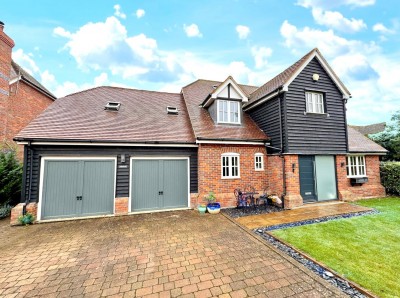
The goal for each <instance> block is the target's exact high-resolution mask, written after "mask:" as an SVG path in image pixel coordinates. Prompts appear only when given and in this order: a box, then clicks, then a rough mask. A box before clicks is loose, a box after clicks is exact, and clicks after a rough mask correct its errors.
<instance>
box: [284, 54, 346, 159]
mask: <svg viewBox="0 0 400 298" xmlns="http://www.w3.org/2000/svg"><path fill="white" fill-rule="evenodd" d="M314 73H317V74H319V80H318V81H313V79H312V75H313V74H314ZM306 91H319V92H323V93H324V98H325V113H327V114H329V116H328V115H318V114H307V115H305V114H304V112H305V110H306V102H305V92H306ZM285 108H286V117H287V118H286V125H287V126H286V129H287V134H288V137H287V143H288V148H286V150H285V151H286V152H288V153H299V154H302V153H303V154H304V153H306V154H340V153H346V152H347V138H346V116H345V105H344V100H343V95H342V93H341V92H340V90H339V89H338V88H337V86H336V85H335V83H334V82H333V80H332V79H331V78H330V76H329V75H328V74H327V73H326V71H325V70H324V68H322V66H321V64H320V63H319V62H318V60H317V59H316V58H314V59H313V60H312V61H311V62H310V63H309V64H308V65H307V66H306V67H305V68H304V70H303V71H302V72H301V73H300V74H299V75H298V76H297V77H296V78H295V79H294V81H293V82H292V83H291V84H290V85H289V91H288V92H286V94H285Z"/></svg>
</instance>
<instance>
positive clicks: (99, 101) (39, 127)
mask: <svg viewBox="0 0 400 298" xmlns="http://www.w3.org/2000/svg"><path fill="white" fill-rule="evenodd" d="M108 101H116V102H120V103H121V107H120V109H119V111H117V112H114V111H106V110H104V106H105V105H106V103H107V102H108ZM167 106H173V107H177V108H178V110H179V113H178V115H171V114H167V111H166V108H167ZM16 139H32V140H38V139H42V140H45V139H46V140H70V141H72V140H77V141H103V142H105V141H106V142H140V143H141V142H167V143H194V142H195V139H194V136H193V132H192V128H191V125H190V122H189V117H188V114H187V111H186V108H185V104H184V102H183V99H182V96H181V95H180V94H176V93H164V92H152V91H143V90H134V89H125V88H116V87H98V88H94V89H89V90H86V91H82V92H78V93H75V94H72V95H69V96H66V97H64V98H60V99H57V100H56V101H55V102H54V103H53V104H52V105H50V107H49V108H48V109H47V110H46V111H44V112H43V113H42V114H41V115H40V116H39V117H38V118H36V119H35V120H33V121H32V122H31V123H30V124H29V125H28V126H27V127H26V128H24V129H23V130H22V131H21V132H20V133H19V134H18V135H17V136H16Z"/></svg>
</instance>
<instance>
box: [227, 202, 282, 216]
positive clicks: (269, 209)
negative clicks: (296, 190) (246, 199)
mask: <svg viewBox="0 0 400 298" xmlns="http://www.w3.org/2000/svg"><path fill="white" fill-rule="evenodd" d="M281 211H284V209H283V208H282V207H278V206H275V205H267V206H263V205H261V206H255V207H240V208H237V207H236V208H224V209H221V212H223V213H225V214H226V215H228V216H229V217H231V218H239V217H244V216H251V215H259V214H266V213H273V212H281Z"/></svg>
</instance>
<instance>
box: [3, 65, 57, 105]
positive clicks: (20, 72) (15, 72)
mask: <svg viewBox="0 0 400 298" xmlns="http://www.w3.org/2000/svg"><path fill="white" fill-rule="evenodd" d="M18 76H21V78H22V79H24V80H26V81H27V82H28V83H30V84H32V85H33V86H35V87H36V88H38V89H39V90H40V91H41V92H42V93H44V94H45V95H47V96H48V97H50V98H51V99H53V100H55V99H56V98H57V97H56V96H55V95H54V94H53V93H51V92H50V91H49V90H47V89H46V88H45V87H44V86H43V85H42V84H40V83H39V82H38V81H37V80H36V79H35V78H34V77H33V76H31V75H30V74H29V73H28V72H27V71H26V70H24V69H23V68H22V67H21V66H19V65H18V64H17V63H15V61H11V76H10V78H11V79H14V78H17V77H18Z"/></svg>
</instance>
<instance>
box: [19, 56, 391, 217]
mask: <svg viewBox="0 0 400 298" xmlns="http://www.w3.org/2000/svg"><path fill="white" fill-rule="evenodd" d="M350 97H351V95H350V92H349V91H348V90H347V88H346V87H345V86H344V85H343V83H342V82H341V81H340V79H339V78H338V77H337V76H336V75H335V73H334V72H333V70H332V69H331V67H330V66H329V65H328V63H327V62H326V61H325V59H324V58H323V57H322V55H321V53H320V52H319V51H318V49H314V50H312V51H311V52H309V53H308V54H306V55H305V56H304V57H303V58H301V59H300V60H299V61H297V62H296V63H295V64H293V65H292V66H290V67H289V68H288V69H286V70H284V71H283V72H282V73H280V74H279V75H277V76H276V77H275V78H273V79H272V80H270V81H268V82H267V83H266V84H264V85H263V86H261V87H255V86H247V85H241V84H238V83H237V82H236V81H235V80H234V78H232V77H228V78H227V79H226V80H225V81H224V82H216V81H208V80H197V81H195V82H193V83H191V84H189V85H187V86H185V87H183V88H182V91H181V93H176V94H174V93H162V92H151V91H142V90H133V89H125V88H113V87H99V88H94V89H90V90H86V91H82V92H78V93H75V94H71V95H69V96H66V97H64V98H61V99H58V100H57V101H56V102H55V103H54V104H52V105H51V106H50V107H49V108H48V109H47V110H46V111H45V112H44V113H42V114H41V115H40V116H39V117H38V118H36V119H35V120H34V121H33V122H31V123H30V124H29V125H28V126H27V127H26V128H25V129H23V130H22V131H21V132H20V133H19V134H18V135H17V136H16V137H15V140H16V141H17V142H18V143H19V144H23V145H24V146H25V156H26V158H25V164H24V185H23V190H24V191H23V197H22V203H21V204H20V205H18V206H17V207H15V208H14V210H13V216H12V221H13V220H15V218H16V216H17V215H18V214H19V213H20V212H21V210H22V207H23V205H24V204H27V209H28V210H30V211H31V212H33V213H35V214H36V215H37V219H38V220H51V219H63V218H74V217H82V216H96V215H117V214H127V213H133V212H146V211H148V212H153V211H160V210H171V209H179V208H193V207H195V206H196V205H197V204H198V203H200V202H201V201H202V200H203V197H204V195H205V194H207V193H208V191H214V192H215V194H216V196H217V198H218V201H220V202H221V204H222V206H223V207H229V206H235V204H236V202H235V198H234V195H233V191H234V189H235V188H243V187H244V186H245V185H248V184H251V185H253V186H254V187H255V188H256V189H257V190H258V191H260V192H261V191H262V190H264V189H267V190H268V192H269V193H274V194H277V195H279V196H281V197H282V198H283V199H284V206H285V208H289V209H290V208H293V207H297V206H300V205H302V204H304V203H308V202H318V201H324V200H335V199H339V200H350V199H354V198H361V197H374V196H383V195H384V194H385V192H384V188H383V187H382V185H381V183H380V177H379V155H382V154H385V152H386V151H385V149H383V148H382V147H380V146H379V145H377V144H375V143H374V142H372V141H370V140H369V139H367V138H366V137H364V136H363V135H361V134H360V133H359V132H357V131H356V130H354V129H351V128H348V127H347V124H346V107H345V106H346V102H347V100H349V99H350Z"/></svg>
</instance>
